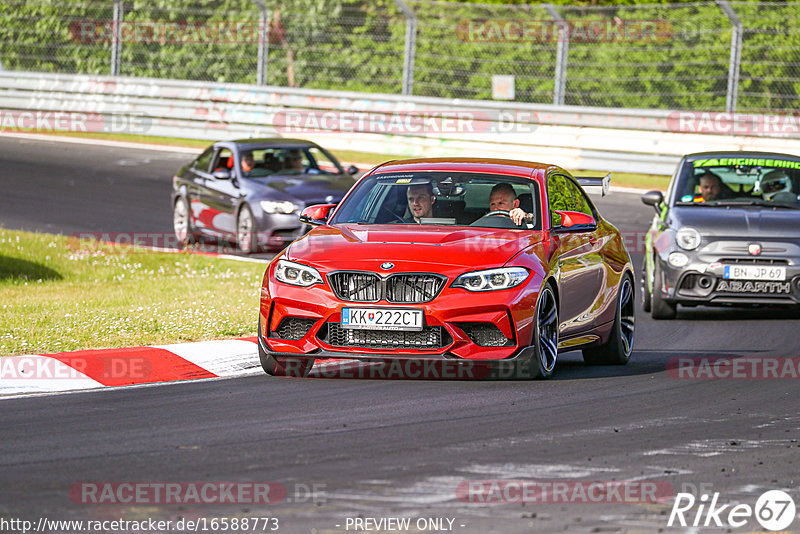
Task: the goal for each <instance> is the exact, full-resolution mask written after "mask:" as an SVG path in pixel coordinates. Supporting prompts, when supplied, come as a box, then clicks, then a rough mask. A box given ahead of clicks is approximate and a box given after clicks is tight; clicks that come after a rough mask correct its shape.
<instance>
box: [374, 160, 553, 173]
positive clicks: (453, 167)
mask: <svg viewBox="0 0 800 534" xmlns="http://www.w3.org/2000/svg"><path fill="white" fill-rule="evenodd" d="M551 168H553V169H559V167H558V166H556V165H550V164H547V163H534V162H531V161H520V160H514V159H495V158H420V159H406V160H401V161H390V162H387V163H384V164H382V165H380V166H379V167H377V168H376V169H375V170H374V171H373V173H377V174H383V173H389V172H392V173H394V172H415V171H417V172H419V171H443V172H447V171H451V172H458V171H461V172H483V173H487V174H507V175H512V176H524V177H526V178H527V177H531V176H532V175H534V174H535V172H536V171H537V170H540V171H545V170H548V169H551ZM560 170H561V169H560ZM541 174H544V173H541Z"/></svg>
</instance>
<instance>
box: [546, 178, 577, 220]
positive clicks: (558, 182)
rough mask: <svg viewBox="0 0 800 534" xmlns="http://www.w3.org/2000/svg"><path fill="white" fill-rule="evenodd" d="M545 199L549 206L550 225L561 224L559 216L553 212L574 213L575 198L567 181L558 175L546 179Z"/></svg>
mask: <svg viewBox="0 0 800 534" xmlns="http://www.w3.org/2000/svg"><path fill="white" fill-rule="evenodd" d="M547 199H548V202H549V204H550V224H551V225H553V226H558V225H560V224H561V216H560V215H558V214H555V213H553V212H554V211H576V209H575V208H576V207H577V205H576V203H575V196H574V194H573V191H572V190H571V189H570V187H569V183H568V182H567V179H566V178H565V177H564V176H562V175H560V174H553V175H551V176H550V177H549V178H548V179H547Z"/></svg>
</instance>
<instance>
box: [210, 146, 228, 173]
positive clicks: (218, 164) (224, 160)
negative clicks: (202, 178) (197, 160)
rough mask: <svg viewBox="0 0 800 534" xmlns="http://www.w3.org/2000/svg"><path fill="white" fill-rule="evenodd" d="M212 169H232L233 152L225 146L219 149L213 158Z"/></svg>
mask: <svg viewBox="0 0 800 534" xmlns="http://www.w3.org/2000/svg"><path fill="white" fill-rule="evenodd" d="M211 168H212V170H213V171H224V170H231V169H233V153H232V152H231V151H230V150H228V149H227V148H223V149H220V150H219V152H217V156H216V157H215V158H214V165H213V166H212V167H211Z"/></svg>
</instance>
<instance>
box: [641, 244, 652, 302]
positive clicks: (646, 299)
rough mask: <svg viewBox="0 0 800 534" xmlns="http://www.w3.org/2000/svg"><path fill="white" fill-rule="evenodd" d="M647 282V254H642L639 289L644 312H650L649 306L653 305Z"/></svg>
mask: <svg viewBox="0 0 800 534" xmlns="http://www.w3.org/2000/svg"><path fill="white" fill-rule="evenodd" d="M649 285H650V284H648V283H647V254H645V256H644V261H642V278H641V284H640V286H641V291H642V310H644V312H645V313H650V310H651V308H652V307H653V304H652V303H653V300H652V295H650V289H649Z"/></svg>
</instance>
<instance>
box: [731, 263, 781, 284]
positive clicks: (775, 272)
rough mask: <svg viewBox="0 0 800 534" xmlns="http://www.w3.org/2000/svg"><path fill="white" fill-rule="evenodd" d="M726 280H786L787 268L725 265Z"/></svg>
mask: <svg viewBox="0 0 800 534" xmlns="http://www.w3.org/2000/svg"><path fill="white" fill-rule="evenodd" d="M722 277H723V278H725V279H726V280H786V267H773V266H770V265H725V271H724V272H723V275H722Z"/></svg>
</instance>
